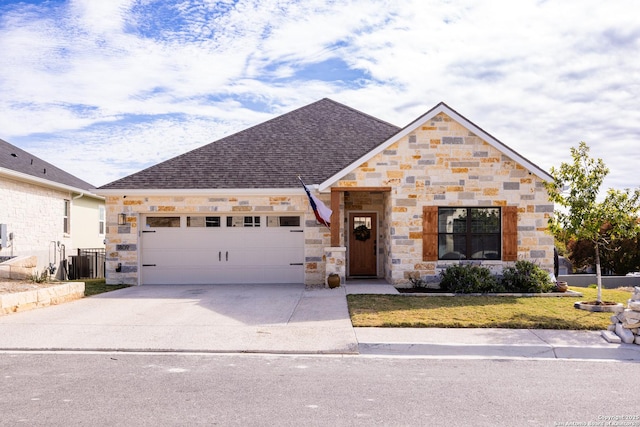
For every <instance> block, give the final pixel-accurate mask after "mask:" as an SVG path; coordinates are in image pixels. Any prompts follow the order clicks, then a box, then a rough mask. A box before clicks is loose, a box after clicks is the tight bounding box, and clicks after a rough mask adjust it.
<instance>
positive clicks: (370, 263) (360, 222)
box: [348, 213, 378, 277]
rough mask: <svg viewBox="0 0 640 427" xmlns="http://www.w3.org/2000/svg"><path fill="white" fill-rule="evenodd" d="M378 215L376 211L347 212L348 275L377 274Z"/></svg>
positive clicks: (374, 275)
mask: <svg viewBox="0 0 640 427" xmlns="http://www.w3.org/2000/svg"><path fill="white" fill-rule="evenodd" d="M377 225H378V216H377V214H376V213H350V214H349V230H348V233H349V275H350V276H373V277H376V276H377V275H378V262H377V252H378V226H377Z"/></svg>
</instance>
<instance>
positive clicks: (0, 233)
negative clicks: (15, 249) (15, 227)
mask: <svg viewBox="0 0 640 427" xmlns="http://www.w3.org/2000/svg"><path fill="white" fill-rule="evenodd" d="M7 240H9V236H8V235H7V224H0V249H2V248H6V247H7Z"/></svg>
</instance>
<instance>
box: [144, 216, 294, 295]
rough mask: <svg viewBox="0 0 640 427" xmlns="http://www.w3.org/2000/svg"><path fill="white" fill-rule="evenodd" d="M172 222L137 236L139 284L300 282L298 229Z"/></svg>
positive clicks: (185, 221) (263, 222) (262, 223)
mask: <svg viewBox="0 0 640 427" xmlns="http://www.w3.org/2000/svg"><path fill="white" fill-rule="evenodd" d="M155 223H159V221H155ZM160 223H162V222H161V221H160ZM176 223H177V222H175V221H174V222H173V223H172V224H173V225H172V226H171V227H158V228H153V229H151V230H149V229H147V230H145V231H147V232H144V233H142V242H141V260H142V275H141V283H143V284H171V283H176V284H216V283H301V282H303V281H304V265H303V262H304V233H302V232H301V231H302V229H301V228H298V227H267V226H265V224H266V221H265V219H264V218H262V221H260V224H261V226H260V227H241V226H240V227H226V226H225V224H226V221H225V220H224V217H223V219H222V220H221V221H220V224H221V226H216V227H202V226H199V227H187V226H186V224H188V223H189V222H188V220H187V219H186V218H185V217H184V216H183V217H182V218H181V221H180V225H181V226H180V227H176V226H175V224H176ZM201 224H202V222H201ZM292 231H293V232H292Z"/></svg>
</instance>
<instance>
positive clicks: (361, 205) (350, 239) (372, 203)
mask: <svg viewBox="0 0 640 427" xmlns="http://www.w3.org/2000/svg"><path fill="white" fill-rule="evenodd" d="M390 192H391V188H390V187H349V188H332V189H331V210H332V211H333V213H332V215H331V247H328V248H325V261H326V264H325V265H326V270H325V273H326V276H327V277H328V275H329V274H332V273H336V274H338V275H339V276H340V278H341V283H342V284H344V283H345V281H349V280H351V279H373V280H375V279H383V280H385V283H388V282H386V279H387V278H388V272H389V270H390V266H389V265H388V263H389V262H390V260H389V259H388V255H389V247H390V244H389V242H390V229H389V226H388V224H389V220H388V219H387V215H386V212H389V208H388V206H389V204H390V203H391V202H390V199H391V198H390Z"/></svg>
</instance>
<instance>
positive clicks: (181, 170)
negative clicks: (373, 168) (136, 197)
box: [100, 98, 400, 190]
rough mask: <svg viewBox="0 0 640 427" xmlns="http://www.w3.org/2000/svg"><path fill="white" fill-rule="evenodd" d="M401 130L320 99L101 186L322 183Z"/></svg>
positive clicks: (291, 185) (214, 186) (226, 186)
mask: <svg viewBox="0 0 640 427" xmlns="http://www.w3.org/2000/svg"><path fill="white" fill-rule="evenodd" d="M399 130H400V128H399V127H397V126H394V125H392V124H389V123H387V122H384V121H382V120H379V119H376V118H375V117H372V116H370V115H367V114H364V113H362V112H360V111H357V110H355V109H353V108H351V107H348V106H346V105H343V104H340V103H338V102H335V101H332V100H330V99H327V98H325V99H321V100H319V101H316V102H314V103H312V104H309V105H307V106H304V107H302V108H299V109H297V110H294V111H291V112H289V113H286V114H283V115H281V116H278V117H276V118H274V119H271V120H269V121H266V122H264V123H262V124H259V125H256V126H253V127H251V128H248V129H246V130H243V131H241V132H238V133H236V134H233V135H230V136H228V137H225V138H222V139H220V140H218V141H215V142H212V143H210V144H208V145H205V146H203V147H200V148H198V149H195V150H193V151H189V152H188V153H185V154H182V155H180V156H178V157H175V158H173V159H170V160H167V161H165V162H162V163H159V164H157V165H155V166H151V167H149V168H147V169H145V170H142V171H140V172H137V173H135V174H133V175H129V176H127V177H124V178H122V179H120V180H117V181H114V182H112V183H109V184H107V185H104V186H102V187H100V189H105V190H112V189H128V190H134V189H143V190H153V189H242V188H245V189H254V188H256V189H257V188H295V187H299V186H300V182H299V181H298V179H297V176H298V175H300V176H301V177H302V178H303V179H304V180H305V182H306V183H308V184H316V183H320V182H322V181H324V180H326V179H328V178H329V177H331V176H333V175H334V174H336V173H337V172H338V171H340V170H342V169H343V168H345V167H346V166H348V165H349V164H350V163H351V162H352V161H353V159H357V158H359V157H361V156H363V155H365V154H366V153H367V152H369V151H371V150H372V149H374V148H375V147H376V146H378V145H379V144H381V143H382V142H384V141H386V140H387V139H389V137H391V136H392V135H393V134H395V133H396V132H398V131H399Z"/></svg>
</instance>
